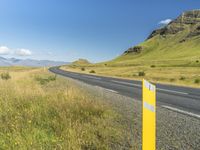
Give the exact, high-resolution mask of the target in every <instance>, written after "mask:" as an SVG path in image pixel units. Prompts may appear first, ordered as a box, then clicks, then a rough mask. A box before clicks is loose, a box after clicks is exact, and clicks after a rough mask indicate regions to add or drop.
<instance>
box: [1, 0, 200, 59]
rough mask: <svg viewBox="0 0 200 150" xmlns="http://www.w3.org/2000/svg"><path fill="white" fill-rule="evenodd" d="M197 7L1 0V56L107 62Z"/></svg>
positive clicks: (191, 2)
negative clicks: (155, 30) (165, 24)
mask: <svg viewBox="0 0 200 150" xmlns="http://www.w3.org/2000/svg"><path fill="white" fill-rule="evenodd" d="M199 8H200V1H199V0H165V1H164V0H0V56H3V57H16V58H24V59H26V58H34V59H50V60H63V61H73V60H76V59H78V58H86V59H88V60H90V61H92V62H99V61H104V60H109V59H112V58H114V57H116V56H118V55H120V54H121V53H123V51H124V50H126V49H127V48H129V47H130V46H133V45H136V44H137V43H140V42H142V41H143V40H144V39H145V38H146V37H147V36H148V35H149V34H150V33H151V31H152V30H153V29H155V28H157V27H159V26H160V24H159V22H160V21H163V20H166V19H174V18H176V17H177V16H178V15H180V14H181V13H182V12H183V11H186V10H192V9H199ZM166 21H167V20H166Z"/></svg>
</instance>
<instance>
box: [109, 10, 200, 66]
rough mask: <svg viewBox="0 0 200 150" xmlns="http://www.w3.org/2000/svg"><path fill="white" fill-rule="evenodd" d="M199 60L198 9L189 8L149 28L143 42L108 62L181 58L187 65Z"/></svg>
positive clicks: (165, 60) (199, 32)
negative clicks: (169, 21) (173, 18)
mask: <svg viewBox="0 0 200 150" xmlns="http://www.w3.org/2000/svg"><path fill="white" fill-rule="evenodd" d="M199 59H200V10H193V11H187V12H184V13H183V14H181V15H180V16H179V17H178V18H177V19H175V20H173V21H172V22H171V23H169V24H168V25H167V26H165V27H163V28H160V29H157V30H155V31H153V32H152V34H151V35H150V36H149V37H148V38H147V40H146V41H144V42H143V43H141V44H139V45H138V46H136V47H132V48H130V49H128V50H127V51H126V52H125V53H124V54H123V55H122V56H120V57H118V58H116V59H114V60H113V61H111V62H110V63H117V64H120V63H123V64H126V63H127V64H131V63H135V61H136V62H138V61H140V62H142V61H159V62H162V61H163V62H165V63H166V62H168V63H172V62H174V64H176V63H177V62H180V61H181V60H184V61H185V63H190V64H191V63H192V61H197V60H199ZM169 60H170V61H169Z"/></svg>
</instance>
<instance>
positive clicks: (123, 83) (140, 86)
mask: <svg viewBox="0 0 200 150" xmlns="http://www.w3.org/2000/svg"><path fill="white" fill-rule="evenodd" d="M111 81H112V82H116V83H121V84H126V85H132V86H137V87H142V86H141V85H139V84H134V83H128V82H123V81H116V80H111Z"/></svg>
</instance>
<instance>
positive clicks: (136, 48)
mask: <svg viewBox="0 0 200 150" xmlns="http://www.w3.org/2000/svg"><path fill="white" fill-rule="evenodd" d="M141 51H142V46H134V47H131V48H129V49H128V50H126V51H125V52H124V54H129V53H140V52H141Z"/></svg>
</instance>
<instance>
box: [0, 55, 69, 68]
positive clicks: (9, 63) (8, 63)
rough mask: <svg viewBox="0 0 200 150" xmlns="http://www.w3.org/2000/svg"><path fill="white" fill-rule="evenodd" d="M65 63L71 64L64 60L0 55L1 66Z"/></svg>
mask: <svg viewBox="0 0 200 150" xmlns="http://www.w3.org/2000/svg"><path fill="white" fill-rule="evenodd" d="M64 64H69V63H67V62H63V61H51V60H34V59H16V58H4V57H0V66H30V67H43V66H60V65H64Z"/></svg>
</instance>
